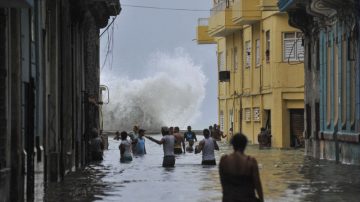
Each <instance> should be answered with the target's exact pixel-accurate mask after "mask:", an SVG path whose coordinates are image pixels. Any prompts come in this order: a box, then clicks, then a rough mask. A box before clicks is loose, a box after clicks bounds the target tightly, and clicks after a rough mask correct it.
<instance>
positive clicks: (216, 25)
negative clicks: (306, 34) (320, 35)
mask: <svg viewBox="0 0 360 202" xmlns="http://www.w3.org/2000/svg"><path fill="white" fill-rule="evenodd" d="M287 21H288V16H287V14H286V13H283V12H279V10H278V8H277V1H276V0H234V1H232V0H218V1H214V4H213V8H212V9H211V14H210V17H209V18H208V23H206V19H201V20H199V26H198V36H197V40H198V43H199V44H213V43H215V44H217V55H218V72H219V82H218V109H219V111H218V114H219V125H220V127H221V130H223V131H224V132H225V133H228V131H229V130H230V128H233V131H234V132H243V133H244V134H246V135H247V137H248V139H249V141H250V142H251V143H253V144H257V143H258V139H257V135H258V134H259V132H260V128H261V127H264V128H267V129H268V130H271V134H272V146H273V147H277V148H289V147H295V146H299V145H302V142H303V141H302V140H303V138H302V132H303V110H304V100H303V99H304V71H303V46H302V43H301V42H302V41H301V36H302V33H301V31H300V30H298V29H296V28H293V27H291V26H289V25H288V24H287Z"/></svg>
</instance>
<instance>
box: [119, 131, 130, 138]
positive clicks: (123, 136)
mask: <svg viewBox="0 0 360 202" xmlns="http://www.w3.org/2000/svg"><path fill="white" fill-rule="evenodd" d="M120 136H121V140H126V138H127V136H128V134H127V132H126V131H122V132H121V133H120Z"/></svg>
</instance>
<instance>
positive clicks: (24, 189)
mask: <svg viewBox="0 0 360 202" xmlns="http://www.w3.org/2000/svg"><path fill="white" fill-rule="evenodd" d="M113 3H114V1H109V2H108V1H93V0H91V1H84V0H77V1H70V0H51V1H50V0H35V1H34V2H33V4H32V5H31V6H29V5H27V6H25V7H24V8H22V7H19V5H20V4H19V5H18V6H14V5H15V4H11V5H10V4H8V7H6V6H7V5H3V4H1V7H0V84H1V85H0V88H3V90H1V89H0V90H1V91H0V92H1V93H3V94H2V95H1V96H0V130H1V131H6V132H5V133H0V178H1V182H2V183H1V186H0V194H1V197H2V198H1V200H2V201H10V200H11V201H24V200H29V201H31V200H41V199H42V193H43V190H44V183H45V182H46V181H59V180H62V179H63V178H64V175H66V174H67V173H69V172H72V171H74V170H75V169H78V168H80V167H83V166H85V165H86V164H87V163H89V162H90V159H89V158H88V157H87V156H88V155H87V154H88V148H87V144H88V139H89V138H88V135H87V133H86V131H87V130H86V129H89V128H93V127H97V128H98V127H99V123H98V122H99V117H98V116H99V113H98V108H97V107H95V105H94V106H92V104H89V102H88V97H89V96H94V97H95V98H96V99H98V93H99V77H100V75H99V74H100V72H99V30H100V28H103V27H104V26H106V25H107V21H108V18H109V16H110V15H117V14H119V12H120V4H119V3H118V5H115V4H113ZM10 7H13V8H10ZM29 19H33V20H29ZM3 73H6V74H3ZM85 78H87V79H86V80H85ZM85 117H86V118H85Z"/></svg>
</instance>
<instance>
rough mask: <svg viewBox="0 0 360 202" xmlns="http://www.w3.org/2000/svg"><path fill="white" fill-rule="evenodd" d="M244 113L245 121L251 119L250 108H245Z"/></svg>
mask: <svg viewBox="0 0 360 202" xmlns="http://www.w3.org/2000/svg"><path fill="white" fill-rule="evenodd" d="M244 115H245V118H244V119H245V121H247V122H248V121H251V109H250V108H246V109H245V113H244Z"/></svg>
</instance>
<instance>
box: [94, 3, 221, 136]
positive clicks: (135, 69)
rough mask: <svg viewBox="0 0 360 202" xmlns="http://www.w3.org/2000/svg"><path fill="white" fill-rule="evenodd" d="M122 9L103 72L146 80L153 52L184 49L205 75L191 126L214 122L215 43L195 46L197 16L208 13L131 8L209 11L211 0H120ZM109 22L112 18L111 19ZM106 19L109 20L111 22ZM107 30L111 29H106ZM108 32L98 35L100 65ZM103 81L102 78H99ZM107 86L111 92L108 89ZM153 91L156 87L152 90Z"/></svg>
mask: <svg viewBox="0 0 360 202" xmlns="http://www.w3.org/2000/svg"><path fill="white" fill-rule="evenodd" d="M120 2H121V4H122V11H121V13H120V15H119V16H118V17H117V18H116V20H115V23H114V35H113V36H114V41H113V48H112V55H110V56H109V58H108V60H107V61H110V62H107V63H106V65H105V66H104V68H103V70H102V75H104V74H109V73H110V74H111V75H113V76H114V75H116V76H117V75H118V76H121V77H124V76H125V77H127V78H128V79H130V80H131V79H145V78H146V77H148V76H149V74H150V73H151V69H149V68H147V67H148V63H149V60H150V57H151V55H153V54H154V53H156V52H158V51H161V52H165V53H167V52H169V53H173V52H174V51H175V50H176V49H177V48H183V49H184V52H186V53H187V54H188V55H189V56H190V57H191V58H192V60H193V62H194V63H195V64H196V65H200V66H202V70H203V72H204V74H205V76H206V77H207V79H208V81H207V83H206V94H205V99H204V101H203V103H202V105H201V109H200V112H201V115H200V118H198V119H197V121H196V123H192V124H191V125H193V128H197V129H202V128H204V127H207V126H209V125H210V124H213V123H216V122H217V82H216V80H217V70H216V45H197V43H196V41H194V39H195V38H196V26H197V19H198V18H200V17H208V16H209V14H210V12H209V11H207V12H204V11H174V10H156V9H145V8H134V7H130V5H140V6H153V7H163V8H164V7H167V8H188V9H205V10H210V8H211V2H212V1H211V0H121V1H120ZM110 21H111V20H110ZM110 21H109V22H110ZM109 31H111V30H110V29H109ZM107 39H108V35H107V34H104V35H103V36H102V38H101V64H102V63H103V61H104V58H105V53H106V49H105V47H106V42H107ZM102 83H106V81H104V77H103V78H102ZM111 88H112V87H111V86H110V92H111ZM154 90H155V89H154Z"/></svg>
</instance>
